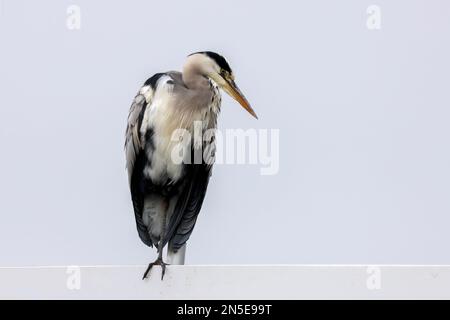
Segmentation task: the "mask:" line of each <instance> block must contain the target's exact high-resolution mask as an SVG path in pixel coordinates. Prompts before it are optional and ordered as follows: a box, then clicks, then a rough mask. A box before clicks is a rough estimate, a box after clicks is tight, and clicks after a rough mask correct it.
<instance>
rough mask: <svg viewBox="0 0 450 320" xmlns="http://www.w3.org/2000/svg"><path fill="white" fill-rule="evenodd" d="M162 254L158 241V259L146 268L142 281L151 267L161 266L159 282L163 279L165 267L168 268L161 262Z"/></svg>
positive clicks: (160, 243)
mask: <svg viewBox="0 0 450 320" xmlns="http://www.w3.org/2000/svg"><path fill="white" fill-rule="evenodd" d="M162 253H163V248H162V241H159V245H158V258H157V259H156V260H155V261H154V262H152V263H150V264H149V265H148V268H147V270H145V273H144V276H143V277H142V280H144V279H145V278H147V274H148V273H149V272H150V270H151V269H152V267H153V266H161V269H162V273H161V280H163V279H164V274H165V273H166V266H168V264H167V263H165V262H164V261H163V257H162Z"/></svg>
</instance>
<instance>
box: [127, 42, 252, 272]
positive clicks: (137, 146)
mask: <svg viewBox="0 0 450 320" xmlns="http://www.w3.org/2000/svg"><path fill="white" fill-rule="evenodd" d="M219 89H222V90H224V91H225V92H226V93H228V94H229V95H230V96H231V97H233V98H234V99H235V100H236V101H238V102H239V103H240V104H241V105H242V107H244V109H246V110H247V111H248V112H249V113H250V114H251V115H252V116H254V117H255V118H257V116H256V114H255V112H254V111H253V109H252V107H251V106H250V104H249V102H248V101H247V99H246V98H245V96H244V95H243V94H242V92H241V91H240V90H239V88H238V86H237V85H236V83H235V82H234V75H233V72H232V71H231V68H230V66H229V64H228V62H227V61H226V60H225V58H224V57H222V56H221V55H219V54H217V53H214V52H210V51H205V52H197V53H193V54H191V55H189V56H188V57H187V61H186V63H185V65H184V67H183V72H177V71H170V72H165V73H157V74H155V75H154V76H152V77H151V78H149V79H148V80H147V81H146V82H145V83H144V85H143V86H142V88H141V89H140V90H139V92H138V94H137V95H136V97H135V99H134V101H133V103H132V105H131V108H130V112H129V116H128V123H127V129H126V137H125V140H126V141H125V153H126V162H127V170H128V178H129V185H130V191H131V198H132V201H133V207H134V214H135V218H136V227H137V230H138V234H139V237H140V238H141V240H142V241H143V242H144V243H145V244H146V245H148V246H150V247H153V246H155V247H156V248H157V251H158V258H157V259H156V261H155V262H153V263H150V265H149V266H148V268H147V270H146V271H145V273H144V276H143V279H145V278H146V277H147V274H148V273H149V271H150V270H151V268H152V267H153V266H154V265H160V266H161V268H162V276H161V279H163V277H164V273H165V269H166V265H167V264H166V263H165V262H164V261H163V257H162V254H163V249H164V247H165V246H166V245H168V253H167V255H168V257H169V258H171V262H174V261H175V262H177V261H178V263H179V264H182V263H184V254H185V248H186V242H187V240H188V239H189V236H190V235H191V233H192V231H193V229H194V225H195V222H196V220H197V216H198V214H199V212H200V209H201V206H202V203H203V199H204V197H205V193H206V189H207V187H208V182H209V178H210V175H211V169H212V163H213V159H214V156H213V155H214V148H215V146H214V133H213V134H210V135H209V136H210V137H209V138H202V139H201V140H200V143H198V142H197V143H196V142H195V141H198V140H195V139H194V137H195V132H194V131H195V130H196V129H195V128H194V127H195V125H196V123H197V124H198V123H200V124H201V125H200V130H201V134H202V137H203V135H205V136H206V133H207V132H208V133H211V132H214V130H215V129H216V127H217V117H218V115H219V112H220V105H221V95H220V91H219ZM177 130H182V131H181V132H187V133H189V135H187V136H186V137H188V139H185V140H188V141H183V137H184V136H180V137H181V139H174V136H175V137H176V135H174V133H176V132H178V131H177ZM182 143H184V144H183V146H184V147H186V148H188V150H189V152H185V153H184V154H183V153H181V157H182V161H179V159H177V160H176V161H174V154H179V152H177V150H178V149H176V148H179V146H180V144H182ZM181 150H183V149H181ZM199 150H200V151H201V150H210V151H212V152H210V155H211V157H209V158H208V157H206V159H205V157H203V155H204V153H205V154H206V152H204V151H203V152H202V153H201V155H202V156H201V157H200V161H198V159H196V160H197V161H193V159H192V155H195V154H196V152H197V154H198V151H199Z"/></svg>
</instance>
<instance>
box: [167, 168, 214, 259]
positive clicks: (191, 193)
mask: <svg viewBox="0 0 450 320" xmlns="http://www.w3.org/2000/svg"><path fill="white" fill-rule="evenodd" d="M187 167H188V173H187V176H186V178H187V179H186V181H187V182H186V185H185V186H184V187H183V190H182V191H181V194H180V197H179V199H178V202H177V205H176V206H175V210H174V212H173V215H172V217H171V219H170V222H169V226H168V232H167V235H166V238H165V240H164V244H166V243H167V242H169V240H170V242H169V246H170V247H171V249H172V250H174V251H177V250H178V249H180V248H181V247H182V246H183V245H184V244H185V243H186V241H187V240H188V239H189V237H190V235H191V233H192V231H193V229H194V226H195V222H196V221H197V216H198V214H199V212H200V209H201V207H202V204H203V200H204V198H205V194H206V189H207V187H208V182H209V178H210V176H211V166H209V165H207V164H191V165H187Z"/></svg>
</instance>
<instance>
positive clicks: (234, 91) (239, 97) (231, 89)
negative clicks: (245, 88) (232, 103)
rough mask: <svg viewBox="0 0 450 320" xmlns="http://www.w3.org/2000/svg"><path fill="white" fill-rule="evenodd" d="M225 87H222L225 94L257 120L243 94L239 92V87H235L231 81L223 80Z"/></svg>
mask: <svg viewBox="0 0 450 320" xmlns="http://www.w3.org/2000/svg"><path fill="white" fill-rule="evenodd" d="M225 82H226V85H225V86H224V88H223V89H224V90H225V92H226V93H228V94H229V95H230V96H232V97H233V98H234V99H235V100H236V101H237V102H239V104H240V105H241V106H242V107H243V108H244V109H245V110H247V111H248V113H250V114H251V115H252V116H254V117H255V118H256V119H258V116H257V115H256V113H255V111H254V110H253V109H252V107H251V106H250V103H249V102H248V101H247V99H246V98H245V96H244V94H243V93H242V92H241V90H240V89H239V87H238V86H237V85H236V83H235V82H234V81H233V80H225Z"/></svg>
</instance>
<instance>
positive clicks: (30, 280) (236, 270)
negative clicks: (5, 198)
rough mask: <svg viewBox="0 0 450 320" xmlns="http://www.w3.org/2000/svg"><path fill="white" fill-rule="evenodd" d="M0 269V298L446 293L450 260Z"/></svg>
mask: <svg viewBox="0 0 450 320" xmlns="http://www.w3.org/2000/svg"><path fill="white" fill-rule="evenodd" d="M145 268H146V266H84V267H19V268H0V298H1V299H450V266H388V265H384V266H383V265H382V266H375V267H374V266H367V265H243V266H233V265H229V266H169V267H168V268H167V271H166V275H165V278H164V280H163V281H161V269H160V268H159V267H156V268H155V269H154V270H152V272H151V273H150V279H146V280H145V281H143V280H142V279H141V277H142V274H143V272H144V270H145Z"/></svg>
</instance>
